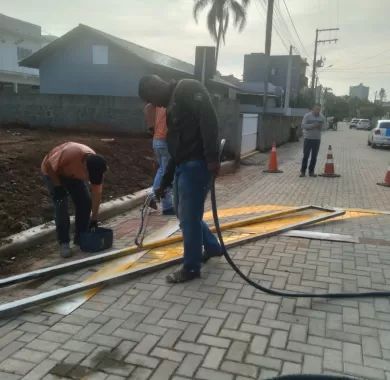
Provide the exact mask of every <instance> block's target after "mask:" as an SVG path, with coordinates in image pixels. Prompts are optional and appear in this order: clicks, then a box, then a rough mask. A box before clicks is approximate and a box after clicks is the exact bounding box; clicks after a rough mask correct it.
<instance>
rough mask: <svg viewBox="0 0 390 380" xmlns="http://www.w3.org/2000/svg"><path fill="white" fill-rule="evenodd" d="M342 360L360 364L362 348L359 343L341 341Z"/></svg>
mask: <svg viewBox="0 0 390 380" xmlns="http://www.w3.org/2000/svg"><path fill="white" fill-rule="evenodd" d="M343 358H344V361H346V362H349V363H355V364H362V349H361V346H360V345H359V344H353V343H348V342H344V343H343Z"/></svg>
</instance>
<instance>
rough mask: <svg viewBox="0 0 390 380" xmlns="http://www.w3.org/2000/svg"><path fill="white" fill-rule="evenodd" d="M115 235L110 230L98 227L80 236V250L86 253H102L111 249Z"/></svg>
mask: <svg viewBox="0 0 390 380" xmlns="http://www.w3.org/2000/svg"><path fill="white" fill-rule="evenodd" d="M113 240H114V233H113V231H112V229H110V228H103V227H97V228H96V229H94V230H91V231H88V232H83V233H81V234H80V249H81V250H82V251H84V252H100V251H103V250H105V249H108V248H111V247H112V243H113Z"/></svg>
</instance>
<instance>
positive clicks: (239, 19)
mask: <svg viewBox="0 0 390 380" xmlns="http://www.w3.org/2000/svg"><path fill="white" fill-rule="evenodd" d="M230 6H231V9H232V11H233V14H234V25H235V26H236V27H238V30H239V31H240V32H241V31H242V30H243V29H244V27H245V24H246V11H245V8H243V6H242V5H241V4H240V3H239V2H238V1H236V0H231V2H230Z"/></svg>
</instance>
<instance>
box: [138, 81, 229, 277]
mask: <svg viewBox="0 0 390 380" xmlns="http://www.w3.org/2000/svg"><path fill="white" fill-rule="evenodd" d="M139 96H140V97H141V99H143V100H144V101H146V102H150V103H152V104H154V105H156V106H158V107H166V108H167V125H168V134H167V142H168V150H169V153H170V155H171V160H170V161H169V164H168V167H167V169H166V173H165V175H164V178H163V180H162V183H161V187H160V189H158V190H157V191H156V193H157V195H160V196H163V195H164V193H165V190H166V189H167V188H169V186H171V184H172V182H173V180H174V185H173V190H174V198H175V210H176V214H177V216H178V218H179V220H180V227H181V229H182V233H183V241H184V261H183V267H182V268H180V269H179V270H178V271H176V272H174V273H172V274H170V275H169V276H168V277H167V281H168V282H170V283H179V282H184V281H189V280H192V279H194V278H197V277H200V269H201V263H202V260H204V259H207V258H209V257H211V256H220V255H221V251H222V250H221V247H220V245H219V243H218V241H217V239H216V238H215V236H214V235H213V234H212V233H211V232H210V230H209V228H208V226H207V225H206V223H205V222H204V221H203V213H204V202H205V200H206V196H207V193H208V190H209V184H210V180H211V178H212V176H216V175H217V174H218V171H219V168H220V164H219V160H218V156H219V144H218V121H217V115H216V112H215V109H214V107H213V105H212V103H211V99H210V95H209V94H208V92H207V90H206V88H205V87H204V86H203V85H202V84H201V83H200V82H198V81H196V80H193V79H183V80H181V81H179V82H177V83H176V82H172V83H167V82H165V81H164V80H162V79H161V78H160V77H158V76H155V75H150V76H146V77H143V78H142V79H141V81H140V84H139ZM202 246H203V247H204V251H205V253H204V257H202Z"/></svg>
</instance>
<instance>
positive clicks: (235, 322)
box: [223, 313, 244, 330]
mask: <svg viewBox="0 0 390 380" xmlns="http://www.w3.org/2000/svg"><path fill="white" fill-rule="evenodd" d="M243 317H244V316H243V315H242V314H237V313H230V315H229V316H228V317H227V319H226V321H225V324H224V326H223V327H224V328H225V329H230V330H237V329H238V328H239V327H240V324H241V322H242V319H243Z"/></svg>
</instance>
